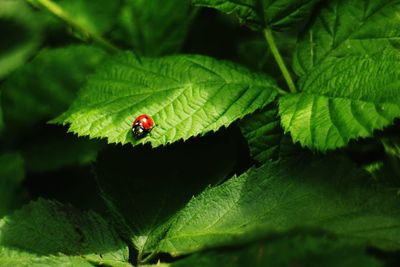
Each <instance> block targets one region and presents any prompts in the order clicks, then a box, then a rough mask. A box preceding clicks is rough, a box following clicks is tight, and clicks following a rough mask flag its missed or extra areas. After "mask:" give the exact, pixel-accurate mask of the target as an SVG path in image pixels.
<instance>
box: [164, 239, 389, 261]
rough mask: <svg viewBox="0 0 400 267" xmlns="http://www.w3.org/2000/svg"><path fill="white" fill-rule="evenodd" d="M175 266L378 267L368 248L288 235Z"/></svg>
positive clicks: (209, 253) (196, 257)
mask: <svg viewBox="0 0 400 267" xmlns="http://www.w3.org/2000/svg"><path fill="white" fill-rule="evenodd" d="M170 266H171V267H179V266H182V267H183V266H191V267H203V266H204V267H214V266H215V267H224V266H225V267H235V266H237V267H242V266H252V267H257V266H259V267H268V266H271V267H287V266H308V267H313V266H315V267H319V266H326V267H329V266H331V267H337V266H341V267H353V266H365V267H367V266H368V267H369V266H370V267H378V266H383V264H382V263H380V262H379V261H378V260H377V259H375V258H373V257H372V256H369V255H367V254H366V252H365V249H363V248H360V247H352V246H349V245H346V244H344V243H342V242H338V241H337V240H331V239H329V238H327V237H323V236H322V237H318V236H302V235H297V236H287V237H283V238H279V239H277V240H265V241H259V242H254V243H252V244H249V245H247V246H242V247H232V248H226V249H218V250H210V251H207V252H203V253H196V254H193V255H191V256H189V257H187V258H184V259H182V260H178V261H176V262H174V263H172V264H171V265H170Z"/></svg>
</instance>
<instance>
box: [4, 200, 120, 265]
mask: <svg viewBox="0 0 400 267" xmlns="http://www.w3.org/2000/svg"><path fill="white" fill-rule="evenodd" d="M0 247H1V248H2V250H1V251H0V252H1V253H0V262H1V264H2V263H3V258H2V257H4V258H5V260H7V261H8V262H12V261H13V259H10V257H11V258H13V256H10V254H11V255H12V254H16V255H18V257H20V256H23V257H24V258H26V262H24V261H22V263H21V264H25V265H28V263H29V262H30V261H33V262H35V261H39V262H40V261H42V260H45V262H46V261H49V262H51V260H52V259H51V257H52V255H57V254H61V259H57V258H56V259H54V260H55V261H56V262H57V261H65V260H68V261H73V260H74V259H73V258H72V259H66V258H64V257H65V256H63V255H69V256H73V257H82V258H84V259H85V260H87V261H89V262H94V263H97V264H101V263H103V262H104V263H107V262H110V263H113V262H116V263H118V262H120V263H121V266H122V263H124V262H126V260H127V257H128V255H127V247H126V245H124V244H123V243H122V241H121V240H120V239H119V237H118V236H117V234H116V233H115V232H114V231H113V229H112V228H110V227H109V225H108V223H107V222H106V221H105V220H104V219H103V218H102V217H101V216H99V215H98V214H96V213H94V212H85V213H80V212H78V211H77V210H75V209H73V208H72V207H70V206H64V205H62V204H60V203H57V202H52V201H47V200H38V201H35V202H32V203H30V204H28V205H27V206H24V207H23V208H22V209H21V210H18V211H17V212H16V213H14V214H13V215H11V216H7V217H4V218H3V219H2V220H1V221H0ZM38 256H40V258H38V259H34V258H35V257H38ZM48 256H50V259H45V258H41V257H48ZM75 260H77V259H75ZM86 265H88V264H86ZM89 266H90V265H89Z"/></svg>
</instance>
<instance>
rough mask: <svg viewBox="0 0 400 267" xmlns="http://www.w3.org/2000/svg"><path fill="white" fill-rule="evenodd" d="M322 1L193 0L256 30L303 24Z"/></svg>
mask: <svg viewBox="0 0 400 267" xmlns="http://www.w3.org/2000/svg"><path fill="white" fill-rule="evenodd" d="M319 1H320V0H277V1H272V0H192V2H193V3H194V4H195V5H198V6H206V7H212V8H215V9H218V10H219V11H221V12H224V13H227V14H235V15H237V16H238V17H239V19H240V21H241V22H243V23H245V24H247V25H249V26H250V27H252V28H255V29H258V30H259V29H264V28H266V27H269V28H272V29H274V30H282V29H287V28H289V27H290V26H293V25H296V24H299V23H300V22H303V21H304V19H305V18H307V17H308V15H309V14H310V12H311V11H312V8H313V7H314V6H315V5H316V4H317V3H318V2H319Z"/></svg>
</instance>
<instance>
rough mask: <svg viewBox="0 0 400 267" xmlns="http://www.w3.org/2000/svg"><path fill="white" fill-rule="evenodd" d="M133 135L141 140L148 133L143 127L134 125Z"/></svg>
mask: <svg viewBox="0 0 400 267" xmlns="http://www.w3.org/2000/svg"><path fill="white" fill-rule="evenodd" d="M132 133H133V136H134V137H135V138H136V139H139V138H142V137H143V136H145V134H146V133H147V132H146V131H145V129H144V128H143V127H142V125H140V124H139V125H134V126H133V127H132Z"/></svg>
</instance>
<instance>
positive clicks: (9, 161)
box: [0, 153, 25, 217]
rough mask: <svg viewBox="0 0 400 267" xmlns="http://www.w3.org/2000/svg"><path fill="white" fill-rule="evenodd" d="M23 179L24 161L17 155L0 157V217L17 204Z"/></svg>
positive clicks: (9, 154)
mask: <svg viewBox="0 0 400 267" xmlns="http://www.w3.org/2000/svg"><path fill="white" fill-rule="evenodd" d="M24 178H25V169H24V161H23V159H22V157H21V155H19V154H18V153H4V154H1V155H0V217H2V216H4V215H5V214H7V213H8V212H10V210H12V208H14V207H15V206H16V204H18V203H17V202H18V200H19V199H18V197H17V195H18V193H20V191H19V190H18V189H20V186H21V183H22V181H23V180H24Z"/></svg>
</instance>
